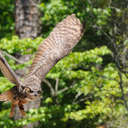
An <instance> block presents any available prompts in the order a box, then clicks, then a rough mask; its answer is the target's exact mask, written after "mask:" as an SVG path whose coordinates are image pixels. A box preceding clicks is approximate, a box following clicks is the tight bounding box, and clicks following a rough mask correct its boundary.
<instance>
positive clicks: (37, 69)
mask: <svg viewBox="0 0 128 128" xmlns="http://www.w3.org/2000/svg"><path fill="white" fill-rule="evenodd" d="M82 29H83V26H82V24H81V23H80V20H79V19H78V18H76V16H75V14H72V15H70V16H67V18H65V19H64V20H62V21H61V22H60V23H58V24H57V25H56V27H55V28H54V29H53V31H52V32H51V33H50V35H49V36H48V37H47V38H46V39H45V40H44V41H43V43H41V44H40V45H39V48H38V51H37V53H36V55H35V58H34V60H33V63H32V66H31V67H30V71H29V74H28V76H27V77H29V76H32V75H35V76H37V77H38V78H39V79H40V80H42V79H44V77H45V75H46V74H47V73H48V72H49V70H50V69H51V68H52V67H53V66H54V65H55V64H56V63H57V61H58V60H60V59H61V58H63V57H64V56H66V55H67V54H68V53H69V52H70V51H71V50H72V48H73V47H74V46H75V45H76V44H77V43H78V42H79V40H80V39H81V37H82V35H83V32H82Z"/></svg>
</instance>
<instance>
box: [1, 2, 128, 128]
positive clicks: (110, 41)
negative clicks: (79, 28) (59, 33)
mask: <svg viewBox="0 0 128 128" xmlns="http://www.w3.org/2000/svg"><path fill="white" fill-rule="evenodd" d="M22 12H24V17H25V15H26V18H23V17H22V16H23V14H22ZM72 13H75V14H76V16H77V17H78V18H79V19H80V20H81V22H82V23H83V24H84V29H85V32H84V35H83V37H82V39H81V41H80V42H79V43H78V45H77V46H76V47H75V48H74V49H73V51H72V53H71V54H70V55H68V56H67V57H65V58H64V59H62V60H61V61H59V62H58V63H57V64H56V66H55V67H54V68H53V69H52V70H51V71H50V72H49V73H48V74H47V76H46V79H45V80H44V82H43V83H42V90H43V93H42V97H41V100H40V106H37V107H38V108H36V109H33V108H34V107H35V106H34V104H31V108H30V109H29V110H28V111H27V116H26V117H25V118H22V119H18V120H12V119H10V118H9V111H10V103H3V102H0V127H3V128H14V127H24V125H27V126H26V127H29V128H30V127H31V128H34V127H37V128H43V127H45V128H98V127H99V128H100V127H104V128H105V127H107V128H127V127H128V106H127V100H128V97H127V96H128V54H127V53H128V1H127V0H114V1H112V0H70V1H69V0H19V1H18V0H16V1H14V0H1V1H0V49H1V50H2V51H3V54H4V55H5V57H6V59H7V61H8V63H9V64H10V65H11V67H12V68H13V70H14V71H15V72H16V73H17V75H19V76H20V77H21V76H24V74H25V73H27V71H28V68H29V67H30V64H31V63H32V58H33V57H34V54H35V52H36V50H37V48H38V45H39V44H40V43H41V42H42V41H43V40H44V39H45V38H46V37H47V36H48V34H49V33H50V32H51V31H52V29H53V28H54V26H55V25H56V24H57V23H58V22H59V21H61V20H62V19H64V18H65V17H66V16H67V15H70V14H72ZM29 16H30V17H31V18H27V17H29ZM22 22H23V23H24V24H22ZM27 23H29V24H27ZM20 25H22V26H20ZM27 25H28V26H29V27H30V28H31V29H29V27H28V26H27ZM27 28H28V29H27ZM30 30H31V31H30ZM12 86H14V85H13V84H11V83H10V82H9V81H8V80H7V79H6V78H5V77H3V75H2V74H0V93H2V92H4V91H6V90H8V89H9V88H11V87H12ZM35 122H38V123H35ZM28 124H29V125H28Z"/></svg>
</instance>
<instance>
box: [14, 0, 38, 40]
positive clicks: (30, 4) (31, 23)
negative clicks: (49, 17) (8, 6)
mask: <svg viewBox="0 0 128 128" xmlns="http://www.w3.org/2000/svg"><path fill="white" fill-rule="evenodd" d="M39 3H40V0H16V2H15V31H16V34H17V35H18V36H19V37H20V38H36V37H37V36H38V35H39V34H40V31H41V22H40V12H39V8H38V5H39Z"/></svg>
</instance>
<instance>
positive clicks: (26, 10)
mask: <svg viewBox="0 0 128 128" xmlns="http://www.w3.org/2000/svg"><path fill="white" fill-rule="evenodd" d="M39 3H40V0H16V1H15V31H16V34H17V35H18V36H19V37H20V38H32V39H34V38H36V37H37V36H39V34H40V32H41V22H40V12H39V9H38V4H39ZM39 106H40V99H37V100H35V101H32V102H30V103H29V104H26V105H25V110H26V111H27V110H29V109H31V108H38V107H39ZM15 111H16V114H15V117H14V119H15V120H17V119H20V118H21V115H20V113H19V110H18V108H16V110H15ZM35 126H38V123H37V122H36V123H32V124H29V125H27V126H24V128H34V127H35Z"/></svg>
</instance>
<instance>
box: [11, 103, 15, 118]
mask: <svg viewBox="0 0 128 128" xmlns="http://www.w3.org/2000/svg"><path fill="white" fill-rule="evenodd" d="M15 107H16V104H13V103H12V104H11V112H10V118H12V117H13V115H14V109H15Z"/></svg>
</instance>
